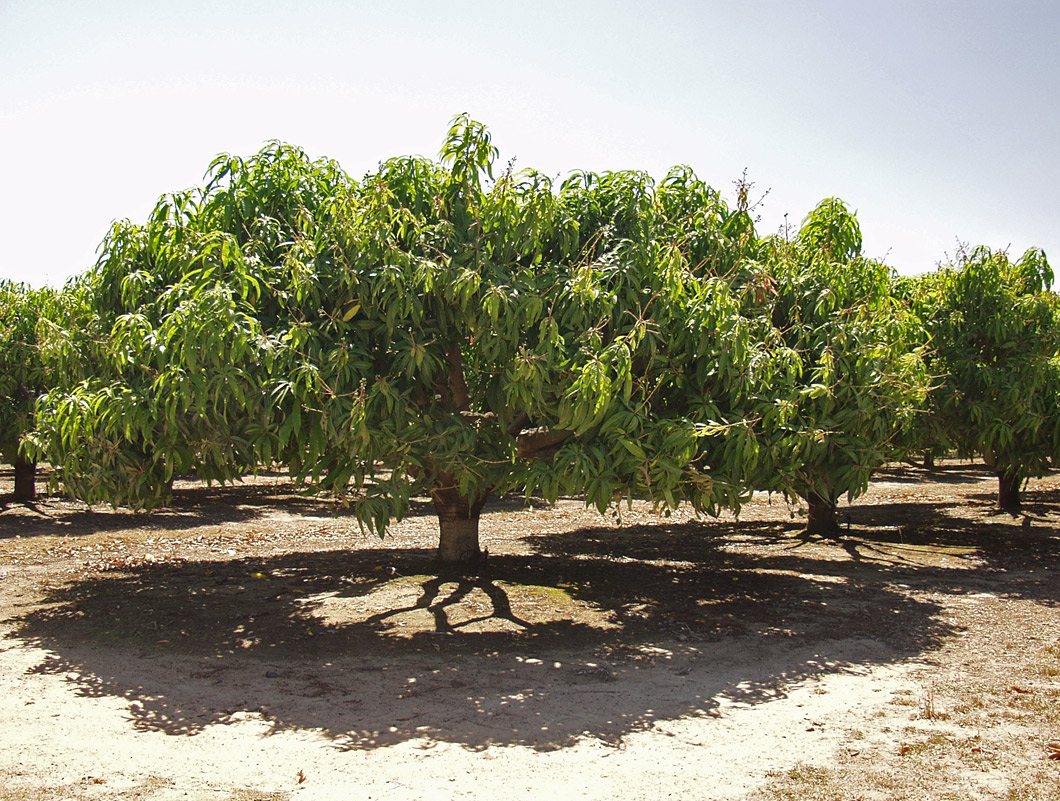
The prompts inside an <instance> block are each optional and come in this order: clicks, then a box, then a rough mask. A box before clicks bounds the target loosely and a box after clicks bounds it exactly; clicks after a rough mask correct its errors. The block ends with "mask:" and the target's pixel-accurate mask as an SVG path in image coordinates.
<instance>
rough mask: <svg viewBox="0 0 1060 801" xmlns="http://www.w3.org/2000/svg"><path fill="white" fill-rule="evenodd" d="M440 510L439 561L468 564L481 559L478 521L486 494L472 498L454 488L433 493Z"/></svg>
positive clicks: (451, 563)
mask: <svg viewBox="0 0 1060 801" xmlns="http://www.w3.org/2000/svg"><path fill="white" fill-rule="evenodd" d="M431 500H432V501H433V502H434V510H435V512H437V513H438V526H439V528H440V530H441V536H440V537H439V539H438V561H439V562H440V563H441V564H443V565H467V564H474V563H476V562H479V561H480V560H481V559H482V551H481V550H480V549H479V544H478V521H479V516H480V515H481V513H482V507H483V506H484V505H485V503H486V499H485V497H483V498H481V499H478V500H469V499H467V498H464V497H463V496H461V495H460V493H459V492H458V491H457V490H456V489H453V488H447V489H440V490H435V491H434V492H432V493H431Z"/></svg>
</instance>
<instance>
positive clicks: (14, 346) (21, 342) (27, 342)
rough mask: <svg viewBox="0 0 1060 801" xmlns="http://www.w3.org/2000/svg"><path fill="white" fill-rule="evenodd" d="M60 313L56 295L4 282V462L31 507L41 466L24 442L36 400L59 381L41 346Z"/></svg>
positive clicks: (0, 366) (0, 294) (0, 409)
mask: <svg viewBox="0 0 1060 801" xmlns="http://www.w3.org/2000/svg"><path fill="white" fill-rule="evenodd" d="M59 308H60V302H59V293H57V292H56V291H55V290H53V289H49V288H47V287H45V288H43V289H32V288H31V287H28V286H26V285H24V284H20V283H14V282H11V281H0V456H2V457H3V458H4V459H5V460H7V461H8V462H10V463H11V464H13V465H14V468H15V487H14V490H15V494H14V497H15V500H18V501H32V500H34V499H35V498H36V494H37V489H36V475H37V462H36V460H35V459H34V458H33V457H31V456H29V455H28V454H27V451H26V449H24V448H23V447H22V440H23V438H24V437H25V436H26V435H27V434H29V433H30V432H31V431H32V430H33V428H34V408H35V404H36V402H37V398H38V397H39V396H40V395H42V394H44V392H45V391H46V390H47V389H48V388H49V387H50V386H51V385H52V384H53V382H54V381H55V378H56V376H55V369H54V364H53V362H52V360H50V359H49V358H48V356H47V354H46V352H45V349H44V348H42V347H41V340H42V338H43V337H47V336H48V332H47V330H46V329H47V328H48V327H49V326H50V325H53V324H54V321H55V320H56V318H57V316H58V311H59Z"/></svg>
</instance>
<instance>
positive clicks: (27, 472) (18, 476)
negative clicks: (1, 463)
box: [15, 456, 37, 503]
mask: <svg viewBox="0 0 1060 801" xmlns="http://www.w3.org/2000/svg"><path fill="white" fill-rule="evenodd" d="M36 499H37V463H36V462H30V461H28V460H26V459H24V458H22V457H21V456H16V457H15V500H16V501H22V502H23V503H30V502H31V501H35V500H36Z"/></svg>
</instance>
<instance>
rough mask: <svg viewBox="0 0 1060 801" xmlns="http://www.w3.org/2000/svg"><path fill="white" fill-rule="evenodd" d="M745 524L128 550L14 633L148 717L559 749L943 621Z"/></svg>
mask: <svg viewBox="0 0 1060 801" xmlns="http://www.w3.org/2000/svg"><path fill="white" fill-rule="evenodd" d="M747 528H748V526H747V524H740V525H739V526H736V527H727V526H724V525H722V524H718V525H716V526H708V527H707V530H706V531H704V526H703V525H701V524H696V523H692V524H681V525H673V526H667V525H663V526H643V527H631V528H624V529H591V530H581V531H578V532H575V533H573V534H568V535H557V536H556V537H554V538H552V539H550V538H548V537H542V538H539V539H538V540H537V541H536V545H537V546H538V547H539V550H540V551H541V552H540V553H538V554H530V555H503V556H491V557H490V559H489V562H488V563H487V567H488V570H487V571H486V572H485V573H483V574H482V575H478V576H459V575H450V576H438V575H431V574H424V573H423V570H424V567H425V565H426V564H427V563H428V560H429V555H428V553H427V552H425V551H423V550H390V551H382V552H380V551H378V550H376V551H374V552H373V553H372V554H365V553H362V552H357V551H333V552H312V553H291V554H283V555H277V556H272V557H261V558H244V559H234V560H229V561H219V562H187V563H178V564H138V565H129V566H128V567H127V568H125V569H123V570H121V571H111V572H107V573H103V574H101V575H94V576H90V577H86V578H82V579H80V580H75V581H71V582H70V583H68V584H66V585H65V586H61V587H57V588H55V589H51V590H49V591H48V592H47V593H46V595H45V597H44V599H43V603H42V604H40V605H39V606H37V608H35V609H32V610H31V611H29V612H27V613H26V614H24V615H22V616H20V617H19V618H18V619H17V620H15V621H13V623H14V633H13V636H16V637H17V638H19V639H21V640H23V641H24V642H26V643H29V644H31V645H34V646H37V647H39V648H42V649H44V650H45V651H46V652H47V654H48V656H47V658H46V659H45V660H44V662H43V664H41V665H40V666H39V667H38V668H37V669H36V670H37V672H39V673H48V674H55V675H59V676H63V677H65V678H66V680H67V681H69V682H70V683H71V685H72V686H73V687H74V688H76V690H77V692H79V693H80V694H81V695H84V696H116V697H119V698H123V699H125V700H126V701H127V702H128V704H129V711H130V715H131V717H132V720H133V722H134V725H135V726H136V727H137V728H139V729H142V730H148V731H162V732H166V733H169V734H184V735H191V734H195V733H197V732H200V731H202V730H203V729H205V728H206V727H207V726H210V725H213V724H223V723H229V722H233V721H237V720H241V719H244V718H245V717H246V716H248V715H250V716H258V717H260V718H262V719H263V720H264V721H266V722H267V723H268V725H269V726H270V728H271V731H282V730H289V729H290V730H305V729H312V730H317V731H320V732H322V733H324V734H325V735H327V736H328V737H330V738H331V739H332V741H333V742H334V743H335V744H336V745H337V746H338V747H342V748H351V749H356V748H371V747H378V746H384V745H390V744H395V743H398V742H402V741H406V740H412V739H421V738H431V739H434V740H441V741H449V742H454V743H459V744H462V745H464V746H466V747H469V748H475V749H478V748H485V747H488V746H491V745H498V744H499V745H524V746H529V747H532V748H536V749H543V750H548V749H555V748H562V747H567V746H571V745H573V744H575V743H576V742H578V741H579V740H580V739H583V738H587V737H588V738H596V739H598V740H601V741H604V742H608V743H616V744H617V743H619V742H621V741H622V740H623V738H625V737H626V736H627V735H629V734H630V733H632V732H636V731H639V730H643V729H646V728H650V727H651V726H652V725H653V723H654V722H655V721H656V720H660V719H676V718H681V717H686V716H709V715H718V714H720V711H719V710H720V709H721V707H722V706H724V705H725V704H726V703H730V702H731V703H740V704H758V703H763V702H767V701H771V700H775V699H777V698H782V697H784V696H785V694H786V693H787V692H788V691H789V690H790V688H791V687H793V686H797V685H798V684H800V683H802V682H805V681H806V680H808V679H812V678H814V677H818V676H822V675H826V674H831V673H835V672H842V671H862V670H865V669H868V668H870V667H871V666H873V665H877V664H883V663H892V662H895V661H900V660H903V659H906V658H909V657H913V656H916V655H918V654H921V653H923V652H924V651H927V650H931V649H933V648H936V647H938V646H939V644H940V643H941V642H942V641H943V640H944V639H945V638H946V637H947V636H948V635H949V634H950V633H951V629H950V627H949V626H948V624H947V623H946V622H944V621H943V620H942V619H940V608H939V607H938V605H937V604H935V603H933V602H931V601H929V600H923V599H915V598H912V597H910V596H909V595H908V594H907V593H904V592H902V591H898V590H895V589H894V588H891V587H889V586H887V585H886V583H885V582H881V581H863V580H859V578H858V577H857V576H855V575H853V574H851V573H850V572H849V567H848V566H845V565H843V564H842V563H840V562H837V561H834V560H833V559H832V558H831V556H828V557H827V558H817V557H814V556H813V555H811V554H809V553H808V552H806V553H804V554H800V555H798V556H797V557H796V556H793V555H792V554H791V553H790V552H788V551H786V550H784V548H786V547H787V546H789V545H791V544H792V543H790V542H788V541H787V540H788V539H790V538H788V537H787V536H786V535H785V534H784V533H783V529H782V528H780V527H777V526H762V527H761V529H762V530H761V532H759V533H760V534H762V535H763V536H781V537H782V538H784V540H785V542H784V543H783V544H782V546H780V547H778V549H777V550H778V552H777V554H775V555H773V554H767V555H764V556H763V555H762V554H750V553H747V554H740V553H738V552H733V551H731V550H726V549H723V548H721V547H720V546H721V544H722V543H723V541H724V540H725V539H727V538H728V537H729V536H730V535H731V534H732V533H733V532H734V531H746V530H747ZM750 528H751V529H754V528H755V526H754V525H751V526H750ZM616 542H620V543H621V544H622V547H621V549H620V552H616V550H615V544H616ZM381 556H382V557H383V558H382V559H381V558H380V557H381ZM796 564H797V570H796V569H795V567H794V565H796ZM381 565H382V569H380V566H381Z"/></svg>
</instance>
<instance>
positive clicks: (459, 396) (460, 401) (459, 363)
mask: <svg viewBox="0 0 1060 801" xmlns="http://www.w3.org/2000/svg"><path fill="white" fill-rule="evenodd" d="M445 360H446V361H447V362H448V363H449V392H450V394H451V397H452V400H453V405H454V406H455V407H456V408H457V410H458V411H462V412H466V411H467V410H468V409H469V408H471V398H470V396H469V395H468V392H467V381H466V379H465V378H464V360H463V359H462V358H461V356H460V346H459V345H451V346H450V347H449V349H448V350H447V351H446V352H445Z"/></svg>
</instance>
